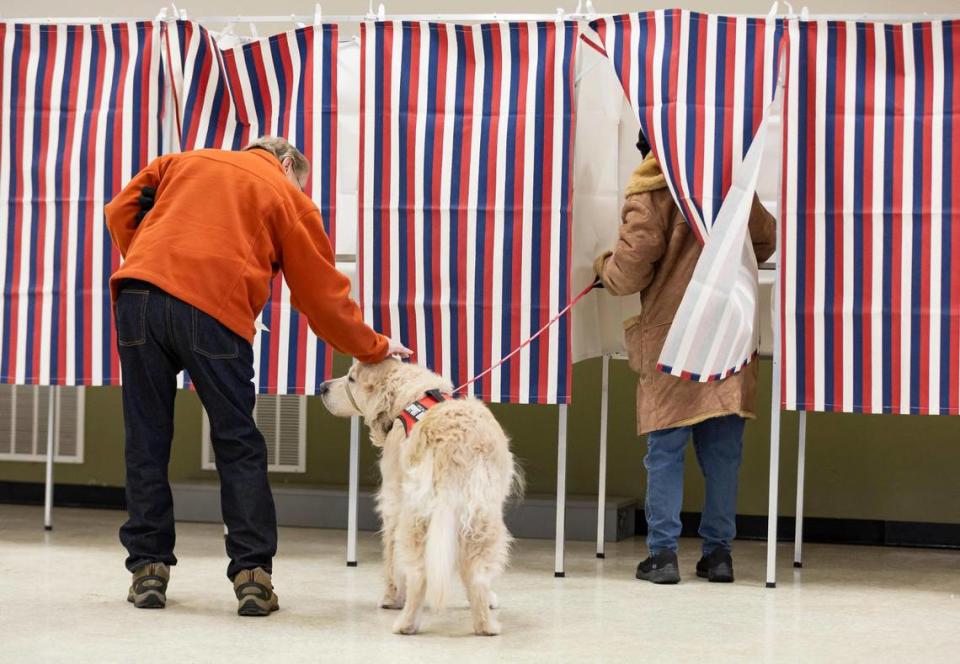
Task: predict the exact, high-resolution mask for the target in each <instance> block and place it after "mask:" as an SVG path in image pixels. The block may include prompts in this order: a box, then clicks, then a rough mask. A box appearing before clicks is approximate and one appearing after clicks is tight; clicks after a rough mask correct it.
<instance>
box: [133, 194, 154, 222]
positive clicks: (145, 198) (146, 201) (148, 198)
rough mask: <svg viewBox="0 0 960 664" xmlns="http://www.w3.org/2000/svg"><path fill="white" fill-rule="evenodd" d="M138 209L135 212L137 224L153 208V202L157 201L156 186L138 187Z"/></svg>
mask: <svg viewBox="0 0 960 664" xmlns="http://www.w3.org/2000/svg"><path fill="white" fill-rule="evenodd" d="M138 200H139V202H140V211H139V212H137V224H138V225H139V224H140V222H141V221H143V218H144V217H145V216H147V212H149V211H150V210H152V209H153V205H154V203H156V201H157V189H156V187H142V188H141V189H140V198H139V199H138Z"/></svg>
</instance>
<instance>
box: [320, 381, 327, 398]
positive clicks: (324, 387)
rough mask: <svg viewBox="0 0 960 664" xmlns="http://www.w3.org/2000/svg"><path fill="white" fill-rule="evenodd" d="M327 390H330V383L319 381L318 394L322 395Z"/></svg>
mask: <svg viewBox="0 0 960 664" xmlns="http://www.w3.org/2000/svg"><path fill="white" fill-rule="evenodd" d="M329 391H330V383H320V390H319V394H320V396H323V395H324V394H326V393H327V392H329Z"/></svg>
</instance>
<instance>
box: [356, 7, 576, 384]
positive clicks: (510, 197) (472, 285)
mask: <svg viewBox="0 0 960 664" xmlns="http://www.w3.org/2000/svg"><path fill="white" fill-rule="evenodd" d="M577 37H578V28H577V25H576V24H575V23H573V22H543V23H491V24H483V25H470V26H467V25H454V24H436V23H413V22H379V23H367V24H364V25H362V26H361V49H362V54H361V77H360V78H361V86H362V88H361V102H360V106H361V111H360V112H361V116H360V124H361V127H360V145H361V149H360V152H361V155H360V157H361V164H360V223H361V248H360V257H361V290H362V300H363V306H364V313H365V317H366V319H367V320H368V321H370V322H371V323H372V324H373V326H374V327H375V328H376V329H379V330H383V331H385V332H387V333H393V334H396V335H398V336H399V337H400V338H401V339H402V340H403V341H404V342H405V343H406V344H408V345H409V346H411V347H413V348H414V349H415V350H416V353H417V361H418V362H420V363H422V364H425V365H427V366H429V367H430V368H432V369H434V370H435V371H438V372H440V373H442V374H443V375H445V376H446V377H448V378H449V379H450V380H451V381H452V382H453V383H454V385H459V384H460V383H462V382H465V381H466V380H467V379H468V378H470V377H472V376H475V375H476V374H478V373H480V372H481V371H483V370H484V369H486V368H487V367H489V366H491V365H492V364H494V363H495V362H497V361H498V360H499V359H500V358H502V357H504V356H505V355H507V354H508V353H509V352H510V351H511V350H512V349H514V348H516V347H517V346H518V345H519V344H520V343H521V342H522V341H524V340H525V339H527V338H528V337H530V336H531V335H532V334H533V333H534V332H535V331H536V330H538V329H539V328H540V327H541V326H542V325H544V324H545V323H546V322H547V321H548V320H549V319H550V318H551V317H552V316H553V315H554V314H555V313H557V312H558V311H559V310H560V309H561V308H563V306H564V305H565V304H566V303H567V301H568V300H569V299H570V283H569V275H570V214H571V210H572V205H571V193H572V187H571V173H572V159H573V152H572V151H573V129H574V103H573V91H574V90H573V83H574V79H573V69H574V54H575V48H576V45H577ZM470 393H472V394H475V395H477V396H478V397H481V398H483V399H485V400H489V401H496V402H514V403H557V402H567V401H568V400H569V396H570V324H569V318H568V317H564V318H563V319H562V320H561V321H560V322H559V323H558V324H556V325H555V326H554V327H552V328H551V329H550V331H549V332H548V333H547V334H545V335H544V336H542V337H540V338H539V339H538V340H537V341H535V342H533V343H532V344H531V345H530V346H529V347H527V348H526V349H524V351H522V352H521V353H520V354H519V355H518V356H517V357H516V358H514V359H513V360H511V361H510V362H508V363H506V364H505V365H503V366H502V367H501V368H499V369H497V370H495V371H493V372H492V373H491V374H489V375H488V376H486V377H484V378H483V379H482V380H480V381H479V382H477V383H475V384H474V385H472V386H471V388H470Z"/></svg>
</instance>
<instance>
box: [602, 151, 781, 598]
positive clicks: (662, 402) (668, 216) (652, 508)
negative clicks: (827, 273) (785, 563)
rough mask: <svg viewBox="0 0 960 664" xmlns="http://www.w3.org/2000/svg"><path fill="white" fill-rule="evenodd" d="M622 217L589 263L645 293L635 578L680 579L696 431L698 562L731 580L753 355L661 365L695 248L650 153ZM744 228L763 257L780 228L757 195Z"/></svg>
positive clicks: (616, 282) (638, 345) (630, 331)
mask: <svg viewBox="0 0 960 664" xmlns="http://www.w3.org/2000/svg"><path fill="white" fill-rule="evenodd" d="M641 143H643V141H641ZM639 147H641V151H643V149H642V146H639ZM648 150H649V148H648V149H647V151H648ZM622 216H623V224H622V225H621V226H620V238H619V241H618V242H617V244H616V246H615V247H614V249H613V251H609V252H607V253H605V254H603V255H602V256H600V257H598V258H597V260H596V263H595V265H594V268H595V270H596V273H597V275H598V276H599V277H600V279H601V281H602V282H603V285H604V286H605V287H606V289H607V291H608V292H609V293H611V294H613V295H631V294H634V293H640V294H641V296H640V297H641V304H642V310H641V313H640V315H638V316H635V317H634V318H632V319H630V320H628V321H626V323H625V324H624V325H625V328H626V330H625V341H626V347H627V352H628V355H629V361H630V367H631V368H632V369H633V370H634V371H636V372H637V373H638V374H639V375H640V380H639V384H638V386H637V429H638V433H639V434H640V435H643V434H648V436H647V455H646V457H645V458H644V466H645V467H646V470H647V494H646V502H645V513H646V519H647V546H648V548H649V550H650V555H649V557H648V558H647V559H646V560H644V561H642V562H641V563H640V564H639V565H638V567H637V578H638V579H643V580H647V581H652V582H654V583H677V582H679V581H680V572H679V566H678V564H677V553H676V552H677V539H678V538H679V536H680V508H681V504H682V501H683V463H684V453H685V450H686V446H687V442H688V441H689V440H690V438H691V437H692V438H693V444H694V448H695V450H696V454H697V461H698V462H699V464H700V468H701V470H702V471H703V474H704V477H705V479H706V501H705V505H704V509H703V516H702V518H701V521H700V530H699V533H700V536H701V537H702V538H703V557H702V558H701V560H700V562H698V563H697V576H700V577H705V578H709V580H710V581H726V582H730V581H733V559H732V556H731V554H730V549H731V543H732V541H733V539H734V536H735V535H736V522H735V517H736V508H737V483H738V474H739V469H740V459H741V453H742V446H743V427H744V423H745V420H746V419H750V418H753V417H755V415H754V402H755V400H756V386H757V369H758V367H757V364H758V363H757V362H755V361H754V362H751V363H750V364H748V365H747V366H746V367H745V368H744V369H743V370H742V371H741V372H740V373H737V374H734V375H731V376H729V377H728V378H726V379H724V380H721V381H718V382H712V383H697V382H694V381H690V380H684V379H681V378H677V377H674V376H671V375H669V374H664V373H661V372H660V371H658V370H657V359H658V358H659V357H660V351H661V349H662V348H663V344H664V341H665V340H666V337H667V331H668V330H669V329H670V325H671V323H672V322H673V318H674V316H675V315H676V313H677V308H678V307H679V306H680V301H681V299H682V298H683V294H684V291H685V290H686V288H687V284H688V283H689V282H690V278H691V276H692V275H693V270H694V267H695V266H696V264H697V259H698V258H699V257H700V251H701V247H700V244H699V243H698V242H697V239H696V237H695V236H694V235H693V233H692V232H691V230H690V227H689V226H688V225H687V223H686V221H685V220H684V217H683V215H682V213H681V212H680V208H679V207H678V206H677V204H676V203H675V202H674V200H673V197H672V196H671V194H670V190H669V189H667V183H666V180H665V179H664V176H663V173H662V172H661V170H660V166H659V164H658V163H657V161H656V159H655V158H654V157H653V154H652V153H651V154H648V155H647V156H646V158H645V159H644V161H643V162H642V163H641V164H640V166H639V167H638V168H637V169H636V171H635V172H634V173H633V176H632V178H631V180H630V183H629V185H628V186H627V190H626V203H625V204H624V206H623V215H622ZM749 228H750V237H751V240H752V243H753V249H754V252H755V253H756V256H757V261H758V262H762V261H765V260H766V259H768V258H769V257H770V256H771V255H772V254H773V252H774V250H775V246H776V228H775V223H774V220H773V217H771V215H770V214H769V213H768V212H767V211H766V210H765V209H764V208H763V207H762V206H761V205H760V203H759V201H758V200H757V199H756V198H755V199H754V202H753V208H752V210H751V212H750V222H749Z"/></svg>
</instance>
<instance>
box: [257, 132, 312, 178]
mask: <svg viewBox="0 0 960 664" xmlns="http://www.w3.org/2000/svg"><path fill="white" fill-rule="evenodd" d="M254 148H259V149H261V150H266V151H267V152H269V153H270V154H272V155H273V156H275V157H276V158H277V159H279V160H280V161H281V162H282V161H283V160H284V159H286V158H287V157H290V158H291V159H292V160H293V171H294V173H296V174H297V175H298V176H299V177H303V178H305V177H307V175H309V174H310V162H309V161H307V158H306V157H304V156H303V153H302V152H300V150H298V149H297V148H296V147H294V146H293V145H292V144H291V143H290V141H288V140H287V139H285V138H282V137H280V136H261V137H260V138H258V139H257V140H255V141H253V142H252V143H250V145H248V146H247V147H245V148H244V150H252V149H254Z"/></svg>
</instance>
